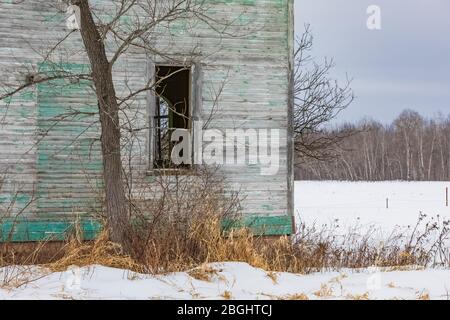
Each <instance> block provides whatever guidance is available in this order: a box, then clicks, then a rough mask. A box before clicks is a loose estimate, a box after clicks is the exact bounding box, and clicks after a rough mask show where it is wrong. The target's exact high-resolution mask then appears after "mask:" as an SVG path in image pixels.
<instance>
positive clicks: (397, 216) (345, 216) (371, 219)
mask: <svg viewBox="0 0 450 320" xmlns="http://www.w3.org/2000/svg"><path fill="white" fill-rule="evenodd" d="M446 187H449V188H450V182H400V181H399V182H396V181H394V182H336V181H297V182H296V183H295V211H296V220H297V223H298V222H300V221H301V222H304V223H306V224H307V225H311V224H316V225H323V224H327V225H339V227H340V229H342V230H345V229H346V228H348V227H353V226H355V225H356V224H358V225H361V226H368V225H374V226H377V227H379V228H380V230H382V231H383V232H386V233H388V232H390V231H392V229H393V228H395V227H397V226H398V227H401V228H403V227H407V226H414V225H415V224H416V222H417V220H418V217H419V215H420V213H423V214H426V215H427V218H426V220H430V219H431V218H434V219H436V218H438V217H439V218H440V219H441V220H442V219H450V207H446V196H445V195H446V192H445V188H446ZM386 201H388V208H386V207H387V205H386Z"/></svg>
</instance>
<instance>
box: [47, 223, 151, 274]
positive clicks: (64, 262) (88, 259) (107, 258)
mask: <svg viewBox="0 0 450 320" xmlns="http://www.w3.org/2000/svg"><path fill="white" fill-rule="evenodd" d="M61 250H62V251H63V252H64V254H63V255H62V257H61V258H59V259H56V260H55V261H52V262H49V263H47V264H44V266H45V267H46V268H48V269H50V270H51V271H54V272H58V271H65V270H67V268H68V267H70V266H78V267H83V266H89V265H93V264H99V265H103V266H109V267H113V268H120V269H127V270H132V271H135V272H142V271H144V268H143V267H142V265H141V264H139V263H137V262H136V261H135V260H133V259H132V258H131V257H130V256H129V255H125V254H123V252H122V248H121V246H120V245H118V244H116V243H113V242H111V241H109V240H108V233H107V232H102V233H101V234H100V236H99V237H98V238H97V240H95V241H93V242H83V241H81V240H80V239H78V238H72V239H70V240H69V241H68V242H67V243H66V244H65V245H64V246H63V247H62V249H61Z"/></svg>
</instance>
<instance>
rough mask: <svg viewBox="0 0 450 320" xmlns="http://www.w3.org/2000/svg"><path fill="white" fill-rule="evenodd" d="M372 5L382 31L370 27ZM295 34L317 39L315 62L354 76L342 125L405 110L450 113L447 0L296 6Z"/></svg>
mask: <svg viewBox="0 0 450 320" xmlns="http://www.w3.org/2000/svg"><path fill="white" fill-rule="evenodd" d="M370 5H378V6H379V7H380V9H381V30H369V29H368V28H367V24H366V22H367V19H368V17H369V15H368V14H367V13H366V11H367V8H368V7H369V6H370ZM295 6H296V8H295V11H296V13H295V18H296V33H297V34H301V32H302V30H303V28H304V27H303V26H304V24H305V23H310V24H311V29H312V32H313V35H314V51H313V55H314V57H316V58H318V59H320V58H322V57H324V56H327V57H333V58H334V60H335V63H336V68H335V69H334V71H333V74H332V75H333V77H336V78H338V79H345V76H346V74H348V75H349V76H350V77H351V78H353V85H352V87H353V89H354V91H355V94H356V97H357V98H356V100H355V102H354V103H353V105H352V106H351V107H349V109H348V110H346V111H345V112H344V113H342V114H341V116H340V118H339V120H340V121H347V120H348V121H354V120H359V119H361V118H363V117H366V116H367V117H370V118H374V119H376V120H380V121H383V122H389V121H391V120H392V119H393V118H395V117H396V116H397V115H398V114H399V113H400V112H401V110H403V109H405V108H410V109H414V110H416V111H419V112H420V113H421V114H423V115H426V116H433V115H435V114H437V113H438V112H442V113H444V114H446V115H447V114H450V0H372V1H367V0H295Z"/></svg>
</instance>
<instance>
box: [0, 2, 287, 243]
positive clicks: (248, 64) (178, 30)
mask: <svg viewBox="0 0 450 320" xmlns="http://www.w3.org/2000/svg"><path fill="white" fill-rule="evenodd" d="M208 1H209V6H208V14H210V15H212V16H214V18H215V19H217V20H219V21H220V20H224V19H228V20H230V19H234V20H235V21H237V22H238V23H239V28H238V29H239V30H237V31H236V30H234V31H236V34H235V35H234V36H232V35H227V34H222V35H219V34H218V33H217V32H216V31H214V30H212V29H211V27H210V26H208V25H207V24H205V23H200V22H199V23H196V24H195V25H194V26H193V27H194V28H193V29H186V27H187V26H190V27H192V25H190V24H189V21H175V22H173V23H171V24H170V25H168V26H166V28H161V29H159V30H158V34H157V35H156V36H155V38H157V39H158V40H157V41H155V48H156V49H158V50H164V52H167V53H168V55H169V56H172V57H174V58H177V59H184V58H186V59H187V60H186V63H192V64H196V65H197V67H198V68H197V70H200V71H198V72H199V73H200V74H197V75H196V76H197V77H198V79H201V82H202V83H201V88H196V89H198V91H197V94H198V98H197V99H196V105H195V107H196V108H197V109H196V111H195V112H194V114H195V115H196V116H197V117H198V119H200V120H204V121H206V120H207V119H208V118H209V115H210V113H211V111H212V108H213V105H214V98H215V97H214V92H217V90H219V88H220V87H221V86H222V85H223V83H224V81H225V83H226V84H225V86H224V88H223V93H222V95H221V96H220V103H219V108H218V110H217V113H216V116H215V117H214V119H212V121H211V123H210V125H209V128H211V129H215V128H217V129H220V130H226V129H235V128H240V129H244V130H245V129H249V128H253V129H279V130H280V163H279V165H280V169H279V171H278V173H277V174H276V175H273V176H262V175H261V174H260V172H261V168H260V167H259V166H258V165H253V166H240V165H231V166H223V168H222V172H223V174H224V175H225V177H226V179H227V181H228V183H229V185H230V188H229V189H228V190H227V192H232V191H234V190H240V191H241V196H242V198H243V209H244V213H245V214H246V216H247V217H250V218H251V217H255V216H257V217H263V218H264V217H268V218H269V217H275V219H278V220H277V221H284V224H283V225H284V227H285V228H284V229H283V230H282V232H281V233H289V232H288V231H289V230H291V223H290V222H289V223H288V220H290V219H291V216H292V205H291V203H290V202H291V201H290V200H289V196H290V194H291V193H292V189H291V188H290V185H291V181H290V179H289V178H288V177H289V176H290V175H291V173H292V170H291V168H290V165H291V161H290V157H291V156H292V154H291V152H290V149H289V143H288V126H289V119H288V114H289V99H288V93H289V85H290V68H291V65H290V62H291V60H292V55H291V51H292V41H291V39H290V38H291V37H292V33H291V31H292V27H291V26H290V24H292V19H291V16H290V15H291V14H292V12H291V10H290V7H291V6H292V3H291V2H292V0H208ZM91 3H95V5H96V6H97V7H98V6H105V8H106V9H105V10H106V11H105V17H107V13H108V10H111V8H110V2H108V1H101V0H97V1H91ZM55 5H56V6H61V8H62V9H64V5H63V4H60V3H59V2H58V4H55V3H53V1H52V2H49V1H45V0H27V1H14V0H0V82H8V83H11V84H18V83H23V81H24V77H25V75H26V74H27V73H29V72H30V71H32V70H40V68H41V69H42V68H46V67H47V68H48V66H45V64H44V65H42V62H43V60H44V57H43V56H45V55H44V54H43V52H45V51H46V49H48V48H49V47H52V46H54V45H55V44H56V43H57V42H58V41H59V40H61V39H62V38H64V37H65V36H66V34H67V32H68V30H67V29H66V26H65V14H64V11H63V10H62V11H58V10H56V9H55ZM128 18H129V19H131V17H125V18H124V21H125V22H126V20H127V19H128ZM107 47H108V50H109V52H112V50H113V49H114V45H113V44H112V43H110V44H108V46H107ZM192 51H195V52H196V54H195V56H193V57H192V56H190V55H189V54H188V53H190V52H192ZM50 57H51V58H52V60H53V61H57V62H58V66H59V67H60V68H63V67H64V68H66V69H67V70H69V71H73V72H79V71H81V70H83V69H85V68H86V65H88V61H87V58H86V56H85V54H84V53H83V43H82V40H81V38H80V35H79V33H78V32H74V33H73V34H71V35H70V36H69V37H68V38H67V40H66V41H65V42H64V44H63V45H62V46H61V47H59V48H58V49H57V50H55V51H54V52H52V54H51V55H50ZM149 59H151V60H152V61H153V62H154V63H163V62H164V60H162V59H161V58H160V57H155V56H152V55H151V54H147V53H145V52H142V51H140V50H139V49H136V48H132V49H130V50H129V51H128V52H127V54H125V55H124V56H123V57H122V58H121V59H119V61H118V62H117V63H116V65H115V66H114V70H113V72H114V81H115V83H116V87H117V94H118V95H119V96H126V95H127V94H128V93H129V88H130V87H131V88H140V87H142V86H143V85H144V83H145V81H146V80H147V78H148V75H149V72H148V68H147V66H148V65H149ZM49 71H50V72H51V70H49ZM1 90H3V88H1ZM149 99H150V95H147V94H145V93H144V94H142V95H139V96H137V97H136V99H135V101H133V103H132V104H131V107H130V108H129V109H128V110H126V111H125V114H122V116H123V117H122V123H123V124H124V125H126V126H129V127H130V129H133V130H130V131H129V132H126V131H127V130H126V131H125V132H124V137H123V150H124V151H123V154H124V160H125V161H124V163H125V170H126V171H127V172H133V175H134V177H136V179H137V180H139V179H141V180H142V181H146V182H147V183H148V182H149V181H150V182H151V181H152V177H151V176H147V170H148V168H149V158H150V157H149V136H150V135H149V132H148V126H149V123H148V119H149V114H148V110H149V108H148V106H149V104H150V101H149ZM71 110H78V111H82V112H85V113H86V114H85V115H77V116H74V117H70V116H69V117H61V115H62V114H67V113H70V112H71ZM95 111H96V98H95V96H94V95H93V93H92V90H91V88H90V84H88V83H72V84H71V83H53V84H52V83H49V84H42V85H38V86H37V87H36V88H33V89H29V90H26V91H24V92H21V93H20V94H18V95H16V96H14V97H13V98H11V99H9V100H8V101H2V102H0V122H1V123H0V176H1V173H4V175H3V176H4V183H3V185H2V187H1V188H0V210H3V212H6V211H8V212H9V213H10V214H11V215H14V214H20V217H21V218H22V219H25V220H26V221H51V220H52V219H54V220H58V219H66V220H67V221H68V220H70V219H72V218H73V217H75V216H81V217H85V216H93V215H95V214H96V213H97V211H99V210H101V206H100V201H99V200H100V199H101V197H102V195H101V179H100V178H101V155H100V148H99V143H98V139H99V136H100V132H99V124H98V121H97V117H96V116H95V115H88V114H90V113H91V112H95ZM125 115H126V116H125ZM2 120H3V121H2ZM46 131H48V134H44V133H46ZM142 189H143V187H142V186H140V185H139V184H136V185H135V189H134V190H133V192H135V193H136V194H139V193H140V192H141V191H142ZM6 209H8V210H6ZM35 219H37V220H35ZM39 219H41V220H39ZM286 219H287V220H286ZM25 220H24V221H25ZM58 221H60V220H58ZM267 221H272V222H271V223H275V222H273V221H275V220H267ZM45 223H47V222H45ZM58 228H59V227H58ZM58 230H60V229H58ZM19 238H20V237H19Z"/></svg>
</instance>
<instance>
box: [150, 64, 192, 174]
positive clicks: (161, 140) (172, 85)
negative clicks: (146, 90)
mask: <svg viewBox="0 0 450 320" xmlns="http://www.w3.org/2000/svg"><path fill="white" fill-rule="evenodd" d="M155 74H156V79H155V80H156V83H157V86H156V88H155V92H156V110H155V116H154V126H155V130H154V133H155V148H154V151H155V152H154V167H155V168H179V167H186V165H181V166H180V165H178V166H176V165H174V164H173V163H172V161H171V154H172V149H173V147H174V145H175V144H176V143H178V142H172V141H171V136H172V133H173V132H174V130H176V129H187V130H189V129H190V128H191V119H190V105H189V101H190V70H189V69H186V68H184V67H173V66H156V73H155ZM180 156H182V154H181V155H180Z"/></svg>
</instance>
